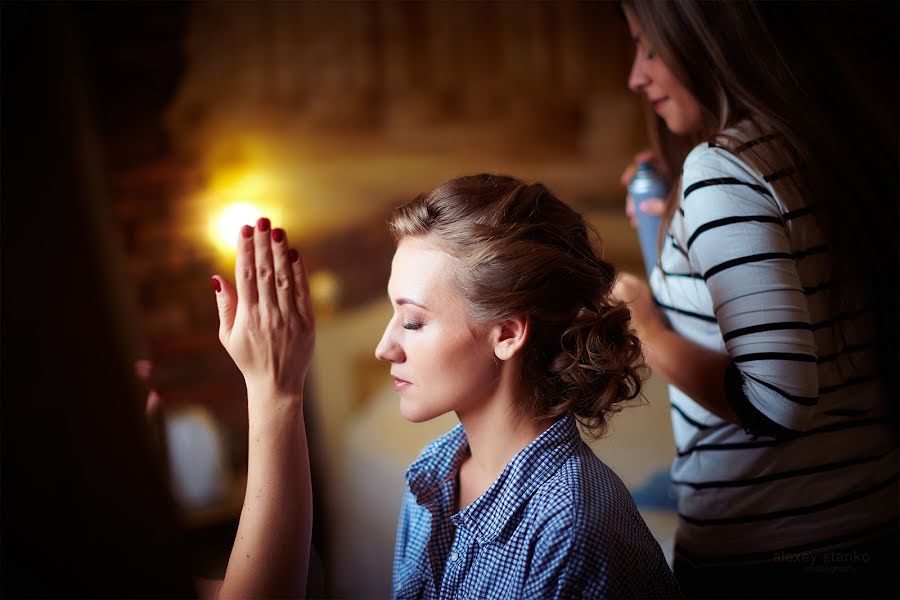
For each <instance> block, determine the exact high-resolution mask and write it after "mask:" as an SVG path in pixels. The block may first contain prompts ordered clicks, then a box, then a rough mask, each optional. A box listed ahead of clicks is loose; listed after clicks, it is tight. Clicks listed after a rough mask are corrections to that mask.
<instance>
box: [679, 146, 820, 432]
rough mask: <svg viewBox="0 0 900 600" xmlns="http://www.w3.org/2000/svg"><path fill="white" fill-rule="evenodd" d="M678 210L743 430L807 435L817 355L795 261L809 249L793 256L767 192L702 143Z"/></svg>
mask: <svg viewBox="0 0 900 600" xmlns="http://www.w3.org/2000/svg"><path fill="white" fill-rule="evenodd" d="M681 207H682V209H683V215H684V226H685V231H684V239H685V240H686V244H685V245H686V250H687V252H688V260H689V261H690V263H691V265H692V267H693V268H694V269H695V270H696V271H697V272H698V273H699V274H700V275H701V276H702V277H703V280H704V282H705V284H706V287H707V289H708V291H709V295H710V299H711V300H712V304H713V310H714V311H715V316H716V320H717V321H718V323H719V328H720V330H721V333H722V337H723V340H724V342H725V347H726V349H727V351H728V353H729V354H730V355H731V358H732V363H733V365H732V368H731V373H730V374H729V376H728V377H726V391H727V393H728V397H729V401H730V402H731V403H732V405H733V406H734V408H735V412H736V413H737V415H738V416H739V418H741V421H742V425H743V426H744V427H745V428H746V429H747V430H748V432H750V433H754V434H757V435H768V436H772V437H783V436H785V435H790V434H791V433H792V432H794V431H802V430H804V429H806V428H808V427H809V422H810V420H811V419H812V416H813V411H814V410H815V405H816V404H817V402H818V373H817V367H816V357H817V349H816V344H815V338H814V336H813V331H812V327H811V326H810V315H809V309H808V307H807V300H806V297H805V295H804V294H803V287H802V285H801V282H800V276H799V274H798V267H797V261H798V260H802V259H803V256H804V251H808V250H810V249H801V250H800V251H799V252H798V251H794V250H792V249H791V244H790V240H789V238H788V234H787V230H786V226H785V224H784V222H783V220H782V210H781V208H780V206H779V204H778V202H777V201H776V199H775V197H774V195H773V192H772V191H771V189H770V188H769V186H768V185H766V183H765V181H764V180H763V179H762V177H760V176H759V175H758V174H756V173H755V172H754V171H753V170H752V169H751V168H750V167H749V166H748V165H747V164H746V163H744V162H743V161H741V160H740V159H739V158H737V157H736V156H734V155H733V154H731V153H729V152H728V151H726V150H724V149H722V148H717V147H709V146H707V145H706V144H703V145H701V146H698V147H697V148H695V149H694V150H693V151H692V152H691V153H690V154H689V155H688V157H687V158H686V159H685V163H684V171H683V175H682V198H681ZM812 250H813V253H815V252H817V250H816V249H812Z"/></svg>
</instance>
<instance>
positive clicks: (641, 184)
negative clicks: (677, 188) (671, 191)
mask: <svg viewBox="0 0 900 600" xmlns="http://www.w3.org/2000/svg"><path fill="white" fill-rule="evenodd" d="M667 191H668V190H667V189H666V184H665V182H664V181H663V180H662V178H661V177H660V176H659V174H658V173H657V172H656V171H655V170H654V169H653V166H652V165H651V164H650V163H649V162H642V163H639V164H638V168H637V172H636V173H635V174H634V177H633V178H632V179H631V181H630V182H629V183H628V193H629V194H631V200H632V202H633V203H634V216H635V218H637V230H638V239H640V242H641V254H642V255H643V257H644V266H645V267H646V269H647V277H650V273H651V272H652V271H653V267H654V266H656V263H657V253H656V245H657V238H658V236H659V226H660V223H661V222H662V218H661V217H659V216H657V215H650V214H647V213H645V212H644V211H642V210H641V209H640V204H641V202H643V201H644V200H649V199H651V198H665V197H666V192H667Z"/></svg>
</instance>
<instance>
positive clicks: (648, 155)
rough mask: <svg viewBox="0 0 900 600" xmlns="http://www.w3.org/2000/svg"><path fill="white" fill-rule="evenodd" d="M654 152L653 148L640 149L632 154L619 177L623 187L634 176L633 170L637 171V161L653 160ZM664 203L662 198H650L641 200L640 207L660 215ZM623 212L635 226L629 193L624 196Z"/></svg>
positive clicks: (632, 204)
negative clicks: (631, 158)
mask: <svg viewBox="0 0 900 600" xmlns="http://www.w3.org/2000/svg"><path fill="white" fill-rule="evenodd" d="M655 156H656V154H655V153H654V152H653V150H642V151H640V152H638V153H637V154H635V155H634V160H632V161H631V163H630V164H629V165H628V166H627V167H625V170H624V171H623V172H622V176H621V177H619V182H620V183H621V184H622V186H623V187H625V188H626V189H628V183H629V182H630V181H631V179H632V178H633V177H634V174H635V172H636V171H637V167H638V164H639V163H642V162H645V161H648V160H653V159H654V158H655ZM665 208H666V203H665V200H664V199H663V198H651V199H649V200H644V201H643V202H641V206H640V209H641V210H642V211H644V212H645V213H647V214H649V215H657V216H659V215H661V214H663V212H664V211H665ZM625 214H626V215H628V220H629V221H631V226H632V227H637V217H636V216H635V215H634V200H633V199H632V198H631V194H628V195H627V196H626V197H625Z"/></svg>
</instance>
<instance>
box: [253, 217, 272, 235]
mask: <svg viewBox="0 0 900 600" xmlns="http://www.w3.org/2000/svg"><path fill="white" fill-rule="evenodd" d="M271 226H272V224H271V223H270V222H269V220H268V219H267V218H265V217H262V218H261V219H260V220H259V221H257V222H256V228H257V229H259V230H260V231H262V232H263V233H265V232H267V231H268V230H269V227H271Z"/></svg>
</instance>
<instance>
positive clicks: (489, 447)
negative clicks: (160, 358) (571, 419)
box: [457, 378, 552, 482]
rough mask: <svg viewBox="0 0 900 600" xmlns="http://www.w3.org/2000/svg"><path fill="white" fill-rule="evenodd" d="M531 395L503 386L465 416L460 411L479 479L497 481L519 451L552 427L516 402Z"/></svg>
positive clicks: (547, 420) (513, 387)
mask: <svg viewBox="0 0 900 600" xmlns="http://www.w3.org/2000/svg"><path fill="white" fill-rule="evenodd" d="M508 379H509V378H501V381H503V380H508ZM529 392H530V390H527V389H520V388H516V387H515V386H512V385H508V386H505V385H503V384H501V385H500V386H498V389H497V390H495V393H494V394H493V395H492V397H491V398H489V399H488V400H487V401H486V402H484V403H482V404H481V405H479V406H478V407H476V408H474V409H470V410H468V411H466V412H465V413H463V412H457V416H458V417H459V422H460V423H462V426H463V429H465V432H466V438H467V439H468V442H469V450H470V453H471V454H470V457H469V458H468V459H467V461H468V462H470V463H471V465H470V467H471V468H472V469H473V470H474V471H475V472H476V473H477V474H478V475H479V479H484V480H487V481H490V482H492V481H494V480H495V479H496V478H497V477H499V476H500V473H501V472H503V469H504V468H505V467H506V465H507V463H509V461H510V460H511V459H512V458H513V457H514V456H515V455H516V454H518V453H519V451H520V450H522V449H523V448H525V447H526V446H527V445H528V444H530V443H531V442H533V441H534V440H535V438H537V437H538V436H539V435H540V434H541V433H543V432H544V431H546V430H547V428H548V427H550V425H551V423H552V421H551V420H549V419H544V420H541V421H535V420H534V419H533V418H532V417H531V416H529V415H525V414H522V411H521V410H520V409H519V408H518V402H517V399H518V398H521V397H522V396H521V394H523V393H525V394H527V393H529Z"/></svg>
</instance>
